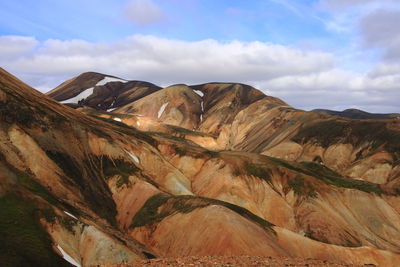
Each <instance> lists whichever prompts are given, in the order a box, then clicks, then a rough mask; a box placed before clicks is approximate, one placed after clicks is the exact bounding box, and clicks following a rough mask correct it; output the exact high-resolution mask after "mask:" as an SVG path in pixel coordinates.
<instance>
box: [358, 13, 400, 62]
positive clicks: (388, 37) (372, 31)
mask: <svg viewBox="0 0 400 267" xmlns="http://www.w3.org/2000/svg"><path fill="white" fill-rule="evenodd" d="M399 25H400V10H388V9H379V10H376V11H374V12H372V13H370V14H368V15H366V16H364V17H363V18H362V19H361V21H360V30H361V34H362V39H363V42H364V45H365V46H367V47H370V48H380V49H382V50H383V57H384V59H386V60H388V61H400V27H399Z"/></svg>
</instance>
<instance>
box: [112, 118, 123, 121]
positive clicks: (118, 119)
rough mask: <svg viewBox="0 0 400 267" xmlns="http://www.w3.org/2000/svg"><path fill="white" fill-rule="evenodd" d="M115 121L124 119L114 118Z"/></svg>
mask: <svg viewBox="0 0 400 267" xmlns="http://www.w3.org/2000/svg"><path fill="white" fill-rule="evenodd" d="M113 120H115V121H122V120H121V119H120V118H113Z"/></svg>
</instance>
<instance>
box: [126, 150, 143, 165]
mask: <svg viewBox="0 0 400 267" xmlns="http://www.w3.org/2000/svg"><path fill="white" fill-rule="evenodd" d="M124 150H125V149H124ZM125 152H126V154H128V155H129V157H131V159H133V160H134V161H135V162H136V163H140V160H139V158H138V157H137V156H136V155H135V154H133V153H132V152H129V151H127V150H125Z"/></svg>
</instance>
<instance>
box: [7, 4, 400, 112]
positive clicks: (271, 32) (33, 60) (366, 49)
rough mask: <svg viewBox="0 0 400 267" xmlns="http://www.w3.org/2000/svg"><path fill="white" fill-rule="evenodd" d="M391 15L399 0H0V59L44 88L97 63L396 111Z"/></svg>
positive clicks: (305, 103) (123, 72) (307, 101)
mask: <svg viewBox="0 0 400 267" xmlns="http://www.w3.org/2000/svg"><path fill="white" fill-rule="evenodd" d="M397 22H400V4H398V3H396V1H395V0H380V1H376V0H303V1H300V0H298V1H296V0H253V1H245V0H117V1H111V0H103V1H99V0H98V1H94V0H81V1H76V0H70V1H64V0H59V1H50V0H39V1H28V0H19V1H11V0H3V1H1V2H0V64H1V66H2V67H4V68H6V69H7V70H9V71H11V72H12V73H14V74H16V75H17V76H19V77H20V78H22V79H23V80H24V81H26V82H27V83H29V84H31V85H32V86H34V87H35V88H38V89H39V90H41V91H43V92H45V91H47V90H49V89H51V88H53V87H55V86H57V85H58V84H59V83H61V82H62V81H63V80H64V79H67V78H70V77H71V76H74V75H78V74H79V73H81V72H84V71H92V70H94V71H99V72H103V73H109V74H112V75H116V76H121V77H124V78H128V79H146V80H148V81H151V82H155V83H158V84H161V85H168V84H170V83H178V82H179V83H181V82H185V83H189V84H190V83H198V82H207V81H215V80H218V81H222V80H224V81H228V80H229V81H235V82H243V83H249V84H251V85H253V86H256V87H258V88H259V89H261V90H263V91H264V92H265V93H267V94H271V95H274V96H278V97H281V98H283V99H284V100H285V101H287V102H288V103H289V104H291V105H293V106H295V107H298V108H303V109H312V108H316V107H322V108H332V109H344V108H350V107H356V108H362V109H366V110H369V111H374V112H394V111H397V112H400V108H399V106H398V104H397V102H395V101H394V100H393V99H395V98H396V97H398V98H397V99H400V94H399V93H398V91H399V89H400V77H399V73H400V72H399V71H400V65H399V63H400V53H398V52H397V51H398V50H400V49H399V48H400V30H398V29H397V28H396V25H398V23H397ZM396 23H397V24H396ZM382 33H385V34H382Z"/></svg>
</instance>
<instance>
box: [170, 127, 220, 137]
mask: <svg viewBox="0 0 400 267" xmlns="http://www.w3.org/2000/svg"><path fill="white" fill-rule="evenodd" d="M165 126H166V127H167V128H168V129H169V130H170V131H171V132H172V133H175V134H178V136H179V137H180V138H185V137H186V136H187V135H188V136H201V137H211V138H215V139H216V138H218V136H216V135H212V134H208V133H202V132H196V131H191V130H188V129H186V128H182V127H179V126H175V125H170V124H166V125H165Z"/></svg>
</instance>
